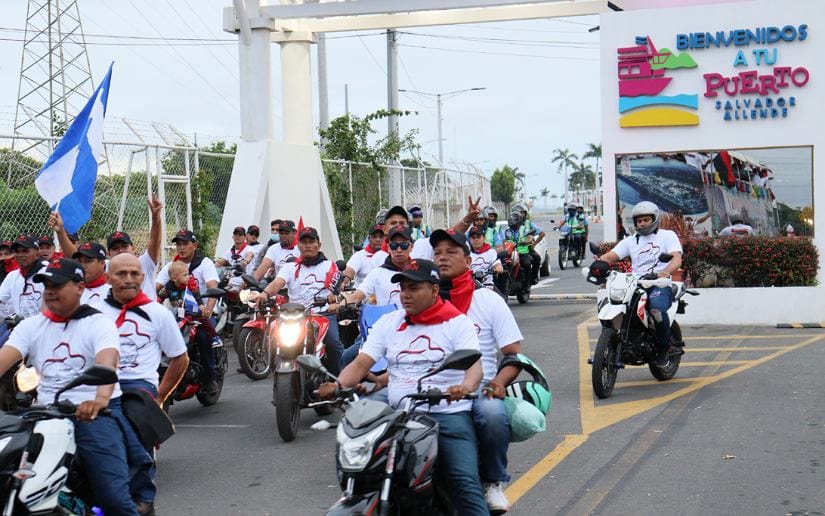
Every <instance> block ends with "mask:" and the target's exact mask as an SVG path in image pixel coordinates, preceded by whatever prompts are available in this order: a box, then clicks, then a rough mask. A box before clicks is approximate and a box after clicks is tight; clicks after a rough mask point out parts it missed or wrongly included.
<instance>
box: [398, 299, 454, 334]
mask: <svg viewBox="0 0 825 516" xmlns="http://www.w3.org/2000/svg"><path fill="white" fill-rule="evenodd" d="M459 315H461V312H459V311H458V309H457V308H456V307H455V306H453V304H452V303H450V302H449V301H444V300H443V299H441V298H440V297H438V298H436V300H435V303H433V305H432V306H431V307H429V308H427V309H426V310H424V311H423V312H421V313H420V314H418V315H408V316H407V317H405V318H404V322H403V323H401V326H400V327H399V328H398V331H403V330H405V329H406V328H407V326H408V325H410V324H423V325H426V326H429V325H433V324H440V323H443V322H445V321H449V320H450V319H453V318H455V317H458V316H459Z"/></svg>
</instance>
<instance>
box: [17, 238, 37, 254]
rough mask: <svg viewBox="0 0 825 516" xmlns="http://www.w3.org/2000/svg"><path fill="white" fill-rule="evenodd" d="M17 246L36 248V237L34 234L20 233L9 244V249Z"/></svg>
mask: <svg viewBox="0 0 825 516" xmlns="http://www.w3.org/2000/svg"><path fill="white" fill-rule="evenodd" d="M18 247H26V248H28V249H37V239H36V238H35V237H34V235H20V236H19V237H17V238H15V239H14V242H12V244H11V250H12V251H14V250H15V249H16V248H18Z"/></svg>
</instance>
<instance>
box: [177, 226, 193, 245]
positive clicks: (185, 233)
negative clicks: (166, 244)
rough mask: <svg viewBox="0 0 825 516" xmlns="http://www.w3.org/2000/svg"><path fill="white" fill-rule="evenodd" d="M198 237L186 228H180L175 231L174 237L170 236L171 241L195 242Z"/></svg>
mask: <svg viewBox="0 0 825 516" xmlns="http://www.w3.org/2000/svg"><path fill="white" fill-rule="evenodd" d="M197 241H198V237H196V236H195V234H194V233H192V232H191V231H189V230H188V229H181V230H179V231H178V232H177V233H175V237H174V238H172V243H173V244H174V243H177V242H197Z"/></svg>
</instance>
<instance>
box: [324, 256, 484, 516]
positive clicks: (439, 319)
mask: <svg viewBox="0 0 825 516" xmlns="http://www.w3.org/2000/svg"><path fill="white" fill-rule="evenodd" d="M392 280H393V281H394V282H396V283H400V284H401V303H402V305H403V306H404V310H397V311H395V312H391V313H389V314H386V315H384V316H383V317H382V318H381V319H379V321H378V322H377V323H376V324H375V326H374V327H373V328H372V330H371V331H370V334H369V337H367V342H366V343H364V348H363V349H362V350H361V353H359V355H358V357H357V358H356V359H355V360H354V361H353V362H352V363H351V364H349V365H348V366H347V367H346V368H344V370H343V371H341V374H340V375H339V376H338V381H337V382H335V383H325V384H322V385H321V387H320V389H319V395H320V396H321V397H322V398H330V397H332V396H333V395H334V394H335V392H336V390H337V388H338V387H339V386H340V387H354V386H356V384H358V382H360V381H361V379H362V378H363V377H364V376H365V375H366V374H367V373H368V372H369V370H370V368H371V367H372V366H373V365H374V364H375V363H376V362H377V361H378V360H379V359H380V358H382V357H384V358H386V360H387V364H388V365H387V371H388V373H389V384H388V387H387V389H388V395H389V403H390V405H392V406H397V405H398V404H399V402H400V401H401V399H402V398H403V397H404V395H406V394H409V393H413V392H415V391H416V380H417V379H418V378H419V377H420V376H422V375H424V374H426V373H427V372H428V371H430V370H431V369H432V368H435V367H438V365H439V364H440V363H441V362H442V361H443V360H444V359H445V358H446V357H447V356H448V355H449V354H450V353H452V352H453V351H456V350H458V349H471V350H476V351H478V349H479V345H478V337H477V336H476V329H475V327H474V326H473V323H472V321H471V320H470V319H469V318H468V317H467V316H466V315H464V314H462V313H461V312H459V311H458V309H456V308H455V307H454V306H453V305H452V304H450V303H449V302H445V301H443V300H442V299H441V298H440V297H439V295H438V291H439V287H438V283H439V281H440V275H439V273H438V268H437V267H436V266H435V264H434V263H433V262H431V261H429V260H413V261H411V262H410V263H408V264H407V265H406V266H405V267H404V269H403V270H402V271H400V272H398V273H396V274H395V275H394V276H393V278H392ZM482 376H483V375H482V367H481V362H480V361H479V362H476V363H475V364H474V365H473V366H472V367H470V369H468V370H467V371H464V372H461V371H453V370H447V371H443V372H441V373H439V374H437V375H435V376H432V377H430V378H428V379H427V380H426V381H425V383H424V387H425V389H427V388H432V387H434V388H439V389H441V390H442V391H444V392H449V393H450V394H451V403H450V404H447V403H443V402H442V403H441V404H439V405H435V406H433V407H431V409H430V412H429V414H428V415H429V416H430V417H432V418H433V419H435V420H436V421H437V422H438V423H439V426H440V429H439V434H438V460H439V469H440V471H441V473H442V474H443V475H444V477H445V478H446V481H447V482H448V485H449V486H450V488H451V489H452V491H453V503H454V504H455V506H456V508H457V510H458V514H461V515H479V516H481V515H483V516H487V515H489V514H490V512H489V510H488V509H487V504H486V503H485V501H484V495H483V494H482V490H481V481H480V480H479V474H478V441H477V438H476V432H475V428H474V426H473V419H472V402H471V401H469V400H464V399H462V398H464V397H465V396H466V395H467V394H469V393H471V392H475V391H476V389H478V386H479V382H480V381H481V378H482Z"/></svg>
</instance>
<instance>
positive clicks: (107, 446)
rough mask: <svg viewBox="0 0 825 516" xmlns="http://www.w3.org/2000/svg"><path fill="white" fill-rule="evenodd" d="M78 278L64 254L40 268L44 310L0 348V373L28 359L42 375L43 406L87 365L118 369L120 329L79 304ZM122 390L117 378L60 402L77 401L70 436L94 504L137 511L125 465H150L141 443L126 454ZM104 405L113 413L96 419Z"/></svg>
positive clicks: (106, 508)
mask: <svg viewBox="0 0 825 516" xmlns="http://www.w3.org/2000/svg"><path fill="white" fill-rule="evenodd" d="M83 279H84V278H83V267H82V266H81V265H80V264H79V263H78V262H76V261H74V260H69V259H66V258H61V259H58V260H52V261H51V262H50V263H49V264H48V265H47V266H46V267H44V268H43V269H41V270H40V272H38V273H37V274H35V276H34V281H36V282H38V283H42V284H43V287H44V296H43V299H44V302H45V310H44V311H43V313H42V314H39V315H37V316H35V317H30V318H28V319H26V320H24V321H23V322H21V323H20V324H19V325H18V326H17V327H16V328H15V330H14V332H12V334H11V335H10V336H9V340H8V341H7V342H6V344H5V345H4V346H3V347H2V348H0V375H2V374H4V373H5V372H6V371H8V370H9V368H10V367H11V366H12V365H13V364H15V363H16V362H17V361H18V360H21V359H22V358H24V357H25V358H26V361H27V363H28V364H29V365H31V366H32V367H34V368H35V370H36V371H37V373H38V375H39V376H40V386H39V387H38V401H39V402H41V403H51V401H52V400H53V399H54V395H55V393H56V392H57V391H58V390H59V389H60V388H61V387H63V386H64V385H66V384H67V383H68V382H69V381H71V380H73V379H74V378H76V377H77V376H79V375H80V374H81V373H82V372H83V371H84V370H86V369H87V368H89V367H91V366H92V365H100V366H106V367H110V368H112V369H113V370H117V365H118V350H119V347H120V345H119V342H118V336H117V328H116V327H115V324H114V323H113V322H112V321H111V320H110V319H108V318H106V317H105V316H103V315H102V314H101V313H100V312H98V311H97V310H95V309H94V308H91V307H89V306H87V305H81V304H80V296H81V295H82V293H83V289H84V288H85V284H84V281H83ZM120 395H121V391H120V386H119V385H118V384H117V383H114V384H109V385H101V386H97V387H95V386H90V385H82V386H79V387H76V388H74V389H71V390H69V391H66V392H65V393H64V394H63V395H62V396H61V400H66V401H71V402H72V403H74V404H76V405H77V409H76V411H75V415H74V417H73V418H72V419H73V421H74V438H75V443H76V444H77V451H78V454H79V456H80V458H81V459H82V460H83V462H84V463H85V464H86V465H87V466H88V467H87V468H86V470H85V475H86V478H87V479H88V480H89V483H90V487H91V490H92V492H94V494H95V499H96V500H95V501H96V503H97V505H98V506H100V507H101V508H102V509H103V511H104V512H105V513H106V514H127V515H137V514H138V512H137V510H136V506H135V502H134V501H133V500H132V496H131V494H130V490H129V468H130V466H132V467H141V466H143V465H145V464H149V463H151V458H150V457H149V456H148V454H146V452H145V450H143V449H142V448H141V449H139V450H138V451H139V452H141V454H140V456H138V455H135V454H133V453H131V446H129V445H130V444H132V445H133V443H134V442H135V441H136V439H137V437H136V436H135V435H134V432H133V431H131V430H130V426H129V425H130V423H129V422H128V420H126V418H125V417H124V416H123V413H122V411H121V405H120ZM106 408H108V409H109V410H110V411H111V413H110V414H108V415H102V416H99V414H100V411H101V410H103V409H106ZM128 432H131V434H128ZM130 436H131V437H130ZM127 450H128V451H127ZM127 454H128V455H127ZM127 456H128V459H127ZM127 461H128V462H127Z"/></svg>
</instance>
